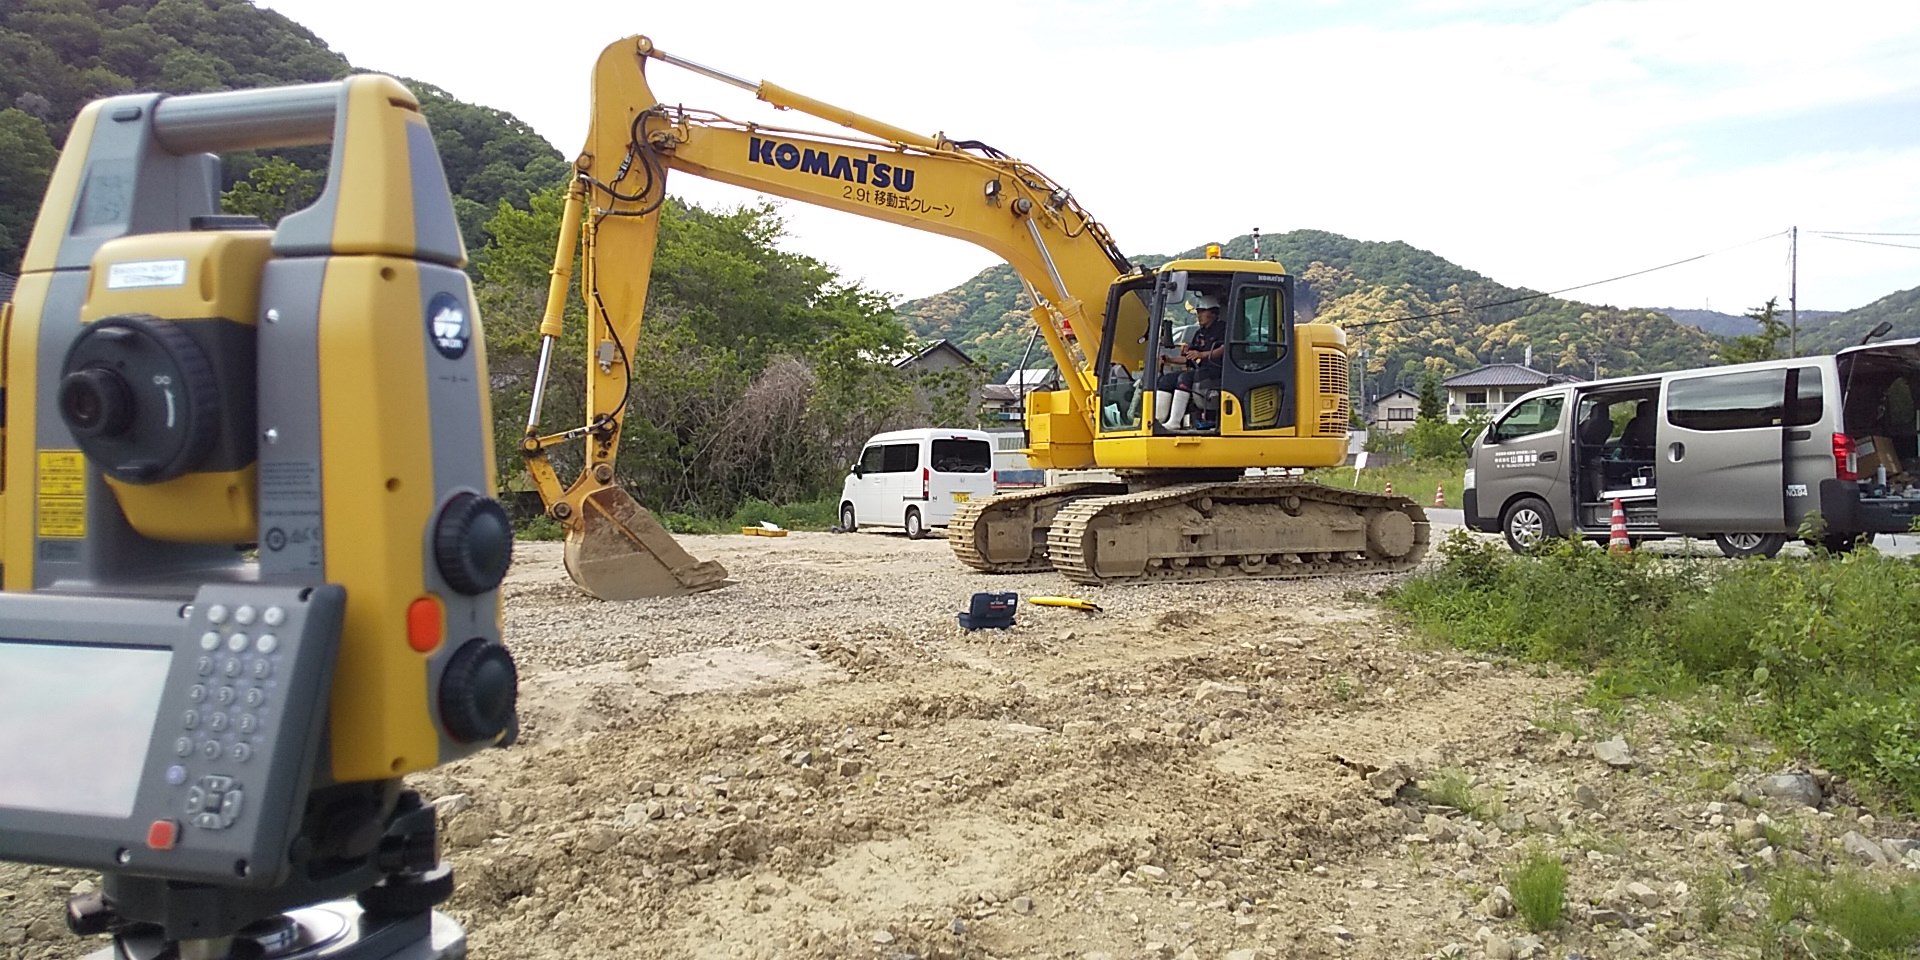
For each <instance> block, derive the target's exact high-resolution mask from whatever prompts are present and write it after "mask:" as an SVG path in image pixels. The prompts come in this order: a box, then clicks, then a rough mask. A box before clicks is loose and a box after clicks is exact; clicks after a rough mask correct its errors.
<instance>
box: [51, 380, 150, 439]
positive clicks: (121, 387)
mask: <svg viewBox="0 0 1920 960" xmlns="http://www.w3.org/2000/svg"><path fill="white" fill-rule="evenodd" d="M60 415H61V417H63V418H64V419H65V420H66V421H67V426H68V427H70V428H72V430H73V432H75V433H77V434H81V435H82V436H103V435H105V436H111V435H113V434H117V433H120V432H121V431H123V430H125V429H127V425H128V424H129V423H131V422H132V421H133V394H132V393H131V391H129V390H128V389H127V382H126V381H125V380H123V379H121V378H120V375H119V374H117V373H114V372H113V371H111V370H103V369H101V368H99V367H89V368H87V369H85V370H76V371H74V372H73V373H70V374H67V376H66V378H65V379H63V380H61V381H60Z"/></svg>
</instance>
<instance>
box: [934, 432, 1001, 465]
mask: <svg viewBox="0 0 1920 960" xmlns="http://www.w3.org/2000/svg"><path fill="white" fill-rule="evenodd" d="M933 469H935V470H938V471H940V472H941V473H986V472H987V471H989V470H992V469H993V445H992V444H990V443H988V442H987V441H985V440H965V439H950V440H939V439H936V440H934V441H933Z"/></svg>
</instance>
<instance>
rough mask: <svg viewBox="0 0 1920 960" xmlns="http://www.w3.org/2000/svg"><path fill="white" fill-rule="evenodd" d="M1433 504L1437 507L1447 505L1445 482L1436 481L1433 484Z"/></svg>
mask: <svg viewBox="0 0 1920 960" xmlns="http://www.w3.org/2000/svg"><path fill="white" fill-rule="evenodd" d="M1433 505H1434V506H1436V507H1444V506H1446V505H1447V485H1446V484H1445V483H1436V484H1434V485H1433Z"/></svg>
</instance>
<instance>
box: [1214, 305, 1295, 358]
mask: <svg viewBox="0 0 1920 960" xmlns="http://www.w3.org/2000/svg"><path fill="white" fill-rule="evenodd" d="M1236 320H1237V323H1236V325H1235V327H1234V328H1233V330H1232V336H1231V341H1232V342H1231V345H1230V346H1229V347H1228V348H1227V352H1228V353H1229V354H1231V355H1232V357H1233V365H1234V366H1236V367H1239V368H1240V369H1242V370H1261V369H1265V368H1266V367H1270V366H1272V365H1273V363H1274V361H1276V360H1279V359H1280V358H1281V356H1283V355H1285V353H1286V352H1287V351H1286V344H1285V343H1284V342H1282V341H1281V339H1280V333H1281V331H1280V291H1279V290H1276V289H1272V288H1260V287H1249V288H1246V289H1244V290H1243V291H1242V292H1241V295H1240V309H1239V311H1238V312H1237V317H1236Z"/></svg>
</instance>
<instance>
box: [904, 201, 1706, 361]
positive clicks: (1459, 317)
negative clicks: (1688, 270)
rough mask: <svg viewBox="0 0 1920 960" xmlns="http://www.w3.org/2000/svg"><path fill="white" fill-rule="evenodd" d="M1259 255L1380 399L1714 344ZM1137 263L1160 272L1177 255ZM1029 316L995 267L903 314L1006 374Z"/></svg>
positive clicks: (1366, 248)
mask: <svg viewBox="0 0 1920 960" xmlns="http://www.w3.org/2000/svg"><path fill="white" fill-rule="evenodd" d="M1223 246H1224V248H1225V249H1224V251H1223V254H1224V255H1225V256H1228V257H1239V258H1247V259H1250V258H1252V256H1253V238H1252V237H1251V236H1250V235H1247V236H1240V237H1236V238H1234V239H1233V240H1231V241H1229V242H1227V243H1226V244H1224V245H1223ZM1202 251H1203V248H1202V247H1195V248H1193V249H1191V250H1186V251H1181V252H1180V253H1179V254H1177V255H1176V256H1177V257H1197V256H1201V255H1203V253H1202ZM1260 257H1261V258H1262V259H1268V260H1278V261H1279V262H1280V263H1281V264H1283V265H1284V266H1285V267H1286V268H1287V269H1288V270H1289V271H1291V272H1292V273H1294V274H1295V275H1296V276H1298V277H1300V278H1301V279H1302V280H1304V281H1305V285H1306V288H1307V290H1308V291H1309V294H1308V298H1310V299H1311V300H1312V301H1314V302H1315V304H1316V308H1317V309H1316V313H1317V317H1318V319H1320V320H1321V321H1323V322H1328V323H1336V324H1339V325H1341V326H1344V327H1347V328H1348V342H1349V343H1350V344H1351V345H1353V346H1354V347H1356V348H1364V349H1365V350H1366V351H1367V361H1366V366H1367V376H1368V379H1369V382H1370V383H1377V384H1379V385H1380V389H1379V390H1378V391H1377V392H1381V393H1384V392H1386V391H1388V390H1391V389H1393V387H1395V386H1412V385H1413V384H1414V383H1416V382H1417V380H1418V378H1419V375H1420V372H1421V371H1423V370H1427V369H1431V370H1433V371H1434V372H1436V373H1439V374H1441V375H1442V376H1445V375H1449V374H1453V373H1457V372H1460V371H1462V370H1467V369H1471V368H1473V367H1476V366H1479V365H1480V364H1483V363H1493V362H1506V361H1511V362H1519V361H1521V360H1523V359H1525V358H1526V356H1527V349H1528V348H1529V347H1531V348H1532V357H1533V365H1534V366H1535V367H1536V368H1538V369H1541V370H1545V371H1548V372H1565V373H1569V374H1575V375H1580V376H1583V377H1584V376H1591V375H1593V371H1594V368H1595V365H1596V364H1597V365H1598V368H1599V371H1600V373H1601V374H1603V375H1604V374H1627V373H1637V372H1641V371H1647V370H1664V369H1674V368H1680V367H1688V366H1696V365H1700V364H1706V363H1711V362H1713V359H1714V353H1715V350H1716V349H1717V344H1718V341H1716V340H1715V338H1713V337H1711V336H1709V335H1708V334H1706V333H1704V332H1702V331H1700V330H1698V329H1696V328H1694V327H1690V326H1687V325H1684V324H1679V323H1675V322H1674V321H1673V319H1672V318H1670V317H1668V316H1667V315H1665V314H1663V313H1660V312H1658V311H1654V310H1637V309H1622V308H1618V307H1602V306H1593V305H1590V304H1584V303H1578V302H1575V301H1571V300H1560V299H1556V298H1552V297H1536V298H1533V299H1522V298H1526V297H1529V296H1531V295H1532V293H1533V291H1528V290H1516V289H1514V288H1511V287H1505V286H1502V285H1500V284H1498V283H1495V282H1493V281H1492V280H1489V279H1487V278H1486V277H1484V276H1482V275H1480V274H1478V273H1475V272H1473V271H1472V270H1468V269H1466V268H1464V267H1461V266H1459V265H1457V264H1454V263H1451V262H1449V261H1447V260H1446V259H1444V258H1442V257H1439V256H1436V255H1434V254H1432V253H1429V252H1428V251H1425V250H1421V249H1418V248H1416V247H1413V246H1410V245H1408V244H1405V243H1399V242H1394V243H1379V242H1373V241H1363V240H1354V239H1351V238H1348V237H1343V236H1340V235H1338V234H1333V233H1327V232H1325V231H1320V230H1295V231H1293V232H1291V233H1283V234H1270V235H1267V236H1263V237H1261V238H1260ZM1135 259H1136V261H1137V262H1140V263H1144V264H1148V265H1158V264H1160V263H1164V262H1166V261H1167V260H1168V259H1174V258H1170V257H1166V256H1152V257H1137V258H1135ZM1507 301H1520V302H1511V303H1510V302H1507ZM1027 309H1028V304H1027V298H1026V295H1025V293H1024V292H1023V291H1022V289H1021V286H1020V282H1019V280H1018V278H1017V277H1016V276H1015V275H1014V274H1013V271H1012V269H1011V268H1009V267H1006V266H998V267H993V268H990V269H988V270H986V271H983V272H982V273H981V274H980V275H979V276H976V277H975V278H974V279H973V280H971V281H969V282H967V283H964V284H962V285H960V286H959V287H956V288H954V289H952V290H948V291H946V292H944V293H940V294H936V295H934V296H931V297H927V298H924V299H921V300H916V301H912V302H910V303H907V304H904V305H903V306H902V307H901V308H900V312H901V314H902V316H903V317H904V318H906V319H907V321H908V323H909V326H910V327H911V328H912V329H913V331H914V332H915V333H916V334H919V335H921V336H926V337H947V338H949V339H952V340H954V341H955V342H956V343H958V344H959V345H960V346H961V348H962V349H964V350H966V351H967V352H968V353H970V354H971V355H973V356H974V357H975V358H976V359H978V360H981V361H984V362H986V363H988V364H991V365H995V366H1000V365H1006V366H1011V365H1013V364H1016V363H1018V362H1019V360H1020V355H1021V352H1022V350H1023V349H1024V348H1025V346H1026V344H1027V340H1028V338H1029V337H1030V335H1031V328H1032V324H1031V322H1030V321H1029V319H1028V317H1027V315H1026V313H1025V311H1026V310H1027ZM1095 309H1098V307H1097V306H1096V307H1095ZM1361 324H1371V325H1370V326H1361ZM1042 356H1044V353H1042ZM1033 365H1039V364H1037V363H1036V364H1033ZM1369 390H1370V391H1372V388H1371V387H1370V388H1369Z"/></svg>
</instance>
